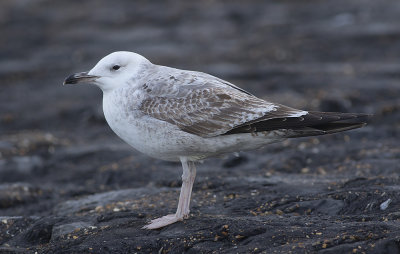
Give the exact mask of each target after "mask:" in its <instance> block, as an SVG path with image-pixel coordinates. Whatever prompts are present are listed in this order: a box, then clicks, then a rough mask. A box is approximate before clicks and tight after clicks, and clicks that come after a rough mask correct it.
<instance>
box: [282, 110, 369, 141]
mask: <svg viewBox="0 0 400 254" xmlns="http://www.w3.org/2000/svg"><path fill="white" fill-rule="evenodd" d="M302 117H303V118H304V120H302V121H301V122H300V124H299V122H298V121H296V122H297V123H296V124H294V125H293V126H291V128H288V129H290V130H291V131H290V132H289V133H288V135H287V136H286V137H287V138H297V137H307V136H317V135H325V134H331V133H336V132H341V131H347V130H352V129H357V128H361V127H363V126H365V125H366V124H367V120H368V118H370V117H371V115H368V114H362V113H339V112H312V111H311V112H309V113H308V114H307V115H305V116H302Z"/></svg>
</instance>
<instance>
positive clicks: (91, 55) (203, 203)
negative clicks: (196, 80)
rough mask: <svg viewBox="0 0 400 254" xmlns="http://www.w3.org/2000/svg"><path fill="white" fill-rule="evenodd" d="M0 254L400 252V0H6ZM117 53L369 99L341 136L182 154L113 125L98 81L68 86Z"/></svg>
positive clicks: (310, 98) (1, 21)
mask: <svg viewBox="0 0 400 254" xmlns="http://www.w3.org/2000/svg"><path fill="white" fill-rule="evenodd" d="M0 29H1V30H0V31H1V32H2V33H1V35H2V36H0V48H1V51H0V182H1V184H0V215H1V217H0V244H1V247H0V252H1V253H35V252H37V253H136V252H137V253H182V252H187V253H261V252H262V253H315V252H318V253H335V254H336V253H400V197H399V196H400V195H399V193H400V180H399V171H400V164H399V163H400V146H399V141H400V138H399V136H400V84H399V82H400V2H399V1H397V0H382V1H375V0H355V1H346V0H324V1H316V0H312V1H298V0H286V1H261V0H260V1H246V2H245V3H244V2H243V1H196V2H195V1H183V0H182V1H177V0H175V1H106V0H102V1H95V0H91V1H70V0H60V1H51V0H35V1H25V0H3V1H1V2H0ZM117 50H129V51H135V52H138V53H140V54H142V55H144V56H146V57H147V58H149V59H150V60H151V61H152V62H154V63H158V64H162V65H169V66H174V67H178V68H185V69H192V70H198V71H204V72H208V73H211V74H213V75H216V76H218V77H221V78H224V79H227V80H229V81H231V82H233V83H235V84H237V85H239V86H241V87H243V88H245V89H247V90H248V91H250V92H252V93H254V94H257V95H258V96H260V97H263V98H268V99H270V100H272V101H276V102H280V103H282V104H287V105H290V106H293V107H299V108H304V109H308V110H322V111H343V112H366V113H373V114H374V117H373V119H372V120H371V122H370V124H369V125H368V126H367V127H365V128H362V129H358V130H353V131H350V132H346V133H341V134H336V135H330V136H323V137H312V138H302V139H293V140H288V141H286V142H283V143H279V144H274V145H270V146H268V147H266V148H264V149H262V150H259V151H254V152H243V153H241V154H240V156H239V157H235V156H233V155H232V156H228V157H226V158H222V159H221V158H216V159H210V160H206V161H205V162H204V163H203V164H199V165H198V176H197V179H196V183H195V186H194V193H193V200H192V209H191V210H192V215H191V217H190V219H188V220H186V221H184V222H181V223H176V224H174V225H171V226H168V227H165V228H163V229H161V230H153V231H148V230H143V229H141V227H142V226H143V225H145V224H146V222H148V221H149V220H150V219H152V218H155V217H158V216H162V215H165V214H167V213H172V212H174V210H175V208H176V203H177V199H178V195H179V194H178V193H179V186H180V184H181V182H180V175H181V166H180V165H179V164H175V163H168V162H163V161H159V160H155V159H151V158H149V157H147V156H145V155H142V154H140V153H138V152H136V151H134V150H133V149H132V148H130V147H129V146H128V145H126V144H124V143H123V142H122V141H121V140H119V139H118V138H117V137H116V135H115V134H113V133H112V131H111V130H110V129H109V127H108V126H107V124H106V123H105V120H104V117H103V114H102V109H101V96H102V95H101V91H100V90H99V89H97V88H95V87H91V86H84V85H82V86H75V87H74V86H68V87H67V86H66V87H63V86H62V82H63V79H64V78H65V77H66V76H67V75H69V74H71V73H73V72H77V71H84V70H88V69H90V68H91V67H92V66H93V65H94V64H95V63H96V62H97V61H98V60H99V59H100V58H101V57H103V56H104V55H106V54H108V53H110V52H112V51H117Z"/></svg>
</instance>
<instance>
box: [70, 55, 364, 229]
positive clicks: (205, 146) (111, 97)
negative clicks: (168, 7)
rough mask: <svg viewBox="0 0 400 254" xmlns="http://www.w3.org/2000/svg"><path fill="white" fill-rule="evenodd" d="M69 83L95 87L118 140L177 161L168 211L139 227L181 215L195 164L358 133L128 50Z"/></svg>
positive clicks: (352, 119) (324, 115) (343, 122)
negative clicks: (176, 183)
mask: <svg viewBox="0 0 400 254" xmlns="http://www.w3.org/2000/svg"><path fill="white" fill-rule="evenodd" d="M77 83H92V84H95V85H97V86H98V87H100V88H101V90H102V91H103V111H104V115H105V118H106V120H107V123H108V124H109V125H110V127H111V129H112V130H113V131H114V132H115V133H116V134H117V135H118V136H119V137H120V138H121V139H123V140H124V141H126V142H127V143H128V144H130V145H131V146H132V147H134V148H135V149H137V150H139V151H141V152H143V153H145V154H147V155H149V156H151V157H155V158H158V159H162V160H168V161H181V163H182V167H183V175H182V187H181V193H180V196H179V203H178V209H177V211H176V213H175V214H170V215H167V216H164V217H161V218H158V219H154V220H152V221H151V222H150V223H149V224H148V225H146V226H144V228H147V229H156V228H161V227H164V226H166V225H169V224H172V223H174V222H177V221H180V220H183V219H184V218H186V217H188V215H189V204H190V196H191V193H192V187H193V182H194V179H195V176H196V168H195V164H194V162H195V161H198V160H203V159H205V158H207V157H210V156H218V155H222V154H226V153H232V152H237V151H246V150H252V149H257V148H260V147H262V146H264V145H266V144H270V143H274V142H278V141H282V140H284V139H286V138H295V137H306V136H314V135H323V134H330V133H335V132H340V131H346V130H351V129H355V128H359V127H362V126H364V125H365V120H366V117H367V115H366V114H357V113H332V112H311V111H303V110H298V109H294V108H291V107H288V106H284V105H281V104H277V103H272V102H269V101H266V100H263V99H260V98H257V97H256V96H254V95H252V94H250V93H249V92H247V91H245V90H243V89H241V88H239V87H237V86H235V85H233V84H231V83H229V82H227V81H225V80H222V79H219V78H216V77H214V76H211V75H209V74H205V73H201V72H195V71H187V70H179V69H175V68H170V67H166V66H160V65H155V64H152V63H151V62H150V61H149V60H147V59H146V58H144V57H143V56H141V55H139V54H136V53H133V52H114V53H112V54H110V55H108V56H106V57H104V58H103V59H101V60H100V61H99V62H98V63H97V64H96V66H95V67H94V68H93V69H91V70H90V71H89V72H81V73H76V74H73V75H71V76H69V77H68V78H67V79H66V80H65V81H64V84H77Z"/></svg>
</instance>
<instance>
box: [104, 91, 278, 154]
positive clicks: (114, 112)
mask: <svg viewBox="0 0 400 254" xmlns="http://www.w3.org/2000/svg"><path fill="white" fill-rule="evenodd" d="M126 105H127V104H125V103H123V99H122V100H119V99H118V98H116V97H112V96H107V95H106V94H105V95H104V97H103V111H104V115H105V118H106V120H107V123H108V124H109V126H110V127H111V129H112V130H113V131H114V132H115V133H116V134H117V135H118V136H119V137H120V138H121V139H123V140H124V141H125V142H127V143H128V144H129V145H131V146H132V147H134V148H135V149H136V150H138V151H140V152H142V153H144V154H147V155H149V156H151V157H154V158H158V159H162V160H169V161H179V157H181V156H186V157H189V158H190V159H191V160H201V159H204V158H207V157H210V156H218V155H221V154H225V153H231V152H236V151H244V150H252V149H257V148H259V147H262V146H264V145H266V144H269V143H274V142H277V141H281V140H282V138H281V137H280V136H279V135H278V133H276V132H269V133H265V134H261V133H260V134H259V135H258V136H254V135H251V134H247V133H246V134H235V135H225V136H224V135H222V136H217V137H212V138H202V137H200V136H197V135H193V134H190V133H187V132H184V131H181V130H180V129H179V128H178V127H177V126H175V125H173V124H170V123H168V122H165V121H161V120H158V119H155V118H152V117H149V116H147V115H143V114H142V113H141V112H140V111H139V110H136V109H134V108H132V107H131V108H129V107H128V106H126Z"/></svg>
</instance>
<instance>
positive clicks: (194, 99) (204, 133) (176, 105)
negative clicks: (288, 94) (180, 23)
mask: <svg viewBox="0 0 400 254" xmlns="http://www.w3.org/2000/svg"><path fill="white" fill-rule="evenodd" d="M153 80H155V82H151V81H150V82H147V83H146V85H145V86H144V90H145V91H147V93H148V98H146V99H144V100H143V102H142V104H141V106H140V110H141V111H142V112H143V113H144V114H146V115H149V116H151V117H154V118H157V119H159V120H163V121H166V122H169V123H171V124H174V125H176V126H178V127H179V128H180V129H181V130H183V131H185V132H188V133H192V134H195V135H198V136H201V137H214V136H218V135H222V134H225V133H227V132H228V131H230V130H232V129H234V128H235V127H237V126H243V125H244V124H246V123H247V122H257V121H258V119H259V121H262V120H266V119H273V118H282V117H290V116H293V115H296V114H299V112H303V111H299V110H296V109H293V108H289V107H285V106H282V105H279V104H274V103H271V102H267V101H265V100H262V99H260V98H257V97H255V96H253V95H251V94H249V93H247V92H245V91H243V90H241V89H238V88H237V87H236V86H233V85H231V84H230V83H227V82H226V83H224V82H225V81H223V80H220V79H217V78H215V77H213V76H210V75H206V74H204V73H196V72H190V73H189V74H188V72H181V73H171V74H169V77H163V78H160V77H155V78H154V79H153ZM185 80H186V82H185ZM161 91H162V92H161Z"/></svg>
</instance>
